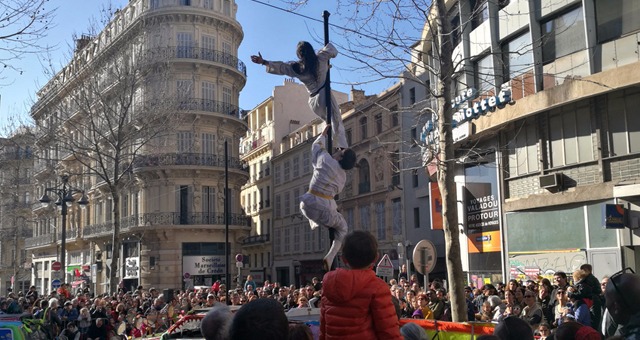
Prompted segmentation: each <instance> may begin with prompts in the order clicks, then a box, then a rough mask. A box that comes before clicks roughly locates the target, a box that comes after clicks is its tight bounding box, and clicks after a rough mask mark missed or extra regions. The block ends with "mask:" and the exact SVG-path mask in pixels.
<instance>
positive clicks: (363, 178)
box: [358, 159, 371, 194]
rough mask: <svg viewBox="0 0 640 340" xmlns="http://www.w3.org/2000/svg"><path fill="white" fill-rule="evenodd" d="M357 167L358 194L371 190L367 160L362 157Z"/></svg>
mask: <svg viewBox="0 0 640 340" xmlns="http://www.w3.org/2000/svg"><path fill="white" fill-rule="evenodd" d="M359 164H360V167H359V168H358V179H359V180H360V181H359V182H358V194H365V193H367V192H369V191H371V174H370V172H369V162H367V160H366V159H362V160H361V161H360V162H359Z"/></svg>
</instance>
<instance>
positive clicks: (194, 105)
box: [177, 98, 241, 119]
mask: <svg viewBox="0 0 640 340" xmlns="http://www.w3.org/2000/svg"><path fill="white" fill-rule="evenodd" d="M177 106H178V110H181V111H204V112H211V113H216V112H217V113H222V114H224V115H227V116H232V117H235V118H238V119H240V115H241V114H240V108H239V107H238V106H236V105H233V104H230V103H225V102H221V101H218V100H212V99H202V98H179V99H178V104H177Z"/></svg>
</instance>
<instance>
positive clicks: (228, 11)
mask: <svg viewBox="0 0 640 340" xmlns="http://www.w3.org/2000/svg"><path fill="white" fill-rule="evenodd" d="M223 1H224V3H223V6H224V7H223V9H224V14H225V15H231V0H223Z"/></svg>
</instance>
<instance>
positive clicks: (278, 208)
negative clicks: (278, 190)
mask: <svg viewBox="0 0 640 340" xmlns="http://www.w3.org/2000/svg"><path fill="white" fill-rule="evenodd" d="M275 200H276V202H275V210H276V218H280V217H281V216H282V202H281V200H280V195H276V197H275Z"/></svg>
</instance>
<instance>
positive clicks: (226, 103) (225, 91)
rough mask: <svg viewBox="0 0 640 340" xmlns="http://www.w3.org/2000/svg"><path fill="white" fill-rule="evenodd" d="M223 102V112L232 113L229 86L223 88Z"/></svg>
mask: <svg viewBox="0 0 640 340" xmlns="http://www.w3.org/2000/svg"><path fill="white" fill-rule="evenodd" d="M222 104H223V106H224V110H223V113H225V114H230V113H231V110H232V108H231V89H230V88H228V87H223V88H222Z"/></svg>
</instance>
